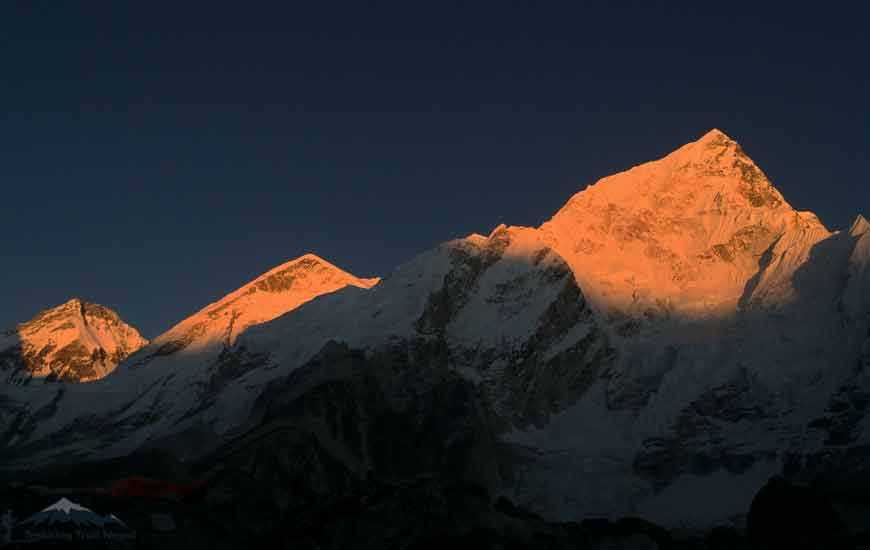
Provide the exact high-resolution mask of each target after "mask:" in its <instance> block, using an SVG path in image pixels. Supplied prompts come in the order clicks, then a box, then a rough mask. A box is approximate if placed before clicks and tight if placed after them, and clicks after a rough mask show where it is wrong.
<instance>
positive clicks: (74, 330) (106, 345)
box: [0, 298, 148, 383]
mask: <svg viewBox="0 0 870 550" xmlns="http://www.w3.org/2000/svg"><path fill="white" fill-rule="evenodd" d="M147 343H148V341H147V340H145V339H144V338H142V336H141V335H140V334H139V333H138V332H137V331H136V329H134V328H133V327H131V326H129V325H127V324H126V323H124V321H122V320H121V318H120V317H118V315H117V314H116V313H115V312H114V311H112V310H110V309H108V308H106V307H103V306H101V305H98V304H90V303H88V302H85V301H82V300H80V299H78V298H74V299H72V300H70V301H68V302H66V303H65V304H62V305H60V306H57V307H56V308H53V309H50V310H48V311H44V312H42V313H40V314H39V315H37V316H36V317H34V318H33V319H31V320H30V321H28V322H26V323H22V324H20V325H18V327H17V328H16V329H13V330H9V331H7V332H5V333H3V334H2V335H0V369H2V372H3V373H4V375H5V378H6V380H7V382H11V383H22V382H27V381H29V380H30V379H33V378H42V379H45V380H59V381H63V382H86V381H90V380H96V379H98V378H102V377H103V376H105V375H106V374H108V373H110V372H111V371H112V370H114V369H115V367H116V366H117V365H118V364H119V363H120V362H121V361H123V360H124V359H125V358H126V357H127V356H129V355H130V354H131V353H133V352H135V351H137V350H138V349H140V348H141V347H143V346H144V345H146V344H147Z"/></svg>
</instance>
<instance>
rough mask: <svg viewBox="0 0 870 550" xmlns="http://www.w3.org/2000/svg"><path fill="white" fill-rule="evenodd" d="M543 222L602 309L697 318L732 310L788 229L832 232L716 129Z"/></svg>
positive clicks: (609, 181) (601, 184) (601, 185)
mask: <svg viewBox="0 0 870 550" xmlns="http://www.w3.org/2000/svg"><path fill="white" fill-rule="evenodd" d="M806 228H808V229H806ZM541 229H542V230H543V232H544V233H545V234H546V235H547V242H548V243H550V244H551V245H552V246H553V248H555V249H556V250H557V251H558V252H559V253H560V254H561V255H562V256H563V257H564V258H565V259H566V260H567V261H568V263H569V264H570V265H571V268H572V269H573V270H574V273H575V274H576V276H577V279H578V281H579V282H580V284H581V286H582V287H583V289H584V291H585V292H586V294H587V296H588V297H589V298H590V300H591V301H592V302H593V303H594V304H595V305H596V307H598V308H599V309H600V310H602V311H605V312H608V313H623V314H629V315H639V314H650V313H652V314H677V315H681V316H685V317H690V318H697V317H709V316H722V315H727V314H730V313H732V312H734V311H735V310H736V309H737V307H738V305H739V302H740V299H741V297H742V296H743V294H744V291H745V288H746V285H747V282H748V281H749V280H750V279H751V278H752V277H753V275H755V274H756V273H757V272H758V270H759V262H760V260H761V258H762V256H763V254H764V253H765V251H767V250H768V248H769V247H770V246H771V245H772V244H773V243H774V242H776V241H777V239H779V238H780V237H781V236H782V235H783V234H784V233H788V232H791V231H795V230H798V229H800V230H802V231H806V232H809V233H810V234H811V237H808V238H809V239H810V240H811V239H816V240H818V239H820V238H824V237H825V236H827V234H828V233H827V230H826V229H825V228H824V227H823V226H822V224H821V223H820V222H819V221H818V220H817V219H816V218H815V217H814V216H812V215H806V214H799V213H798V212H796V211H795V210H794V209H792V207H791V206H790V205H789V204H788V203H787V202H786V201H785V199H784V198H783V197H782V195H781V194H780V193H779V192H778V191H777V190H776V189H775V188H774V187H773V186H772V185H771V183H770V181H769V180H768V179H767V177H766V176H765V175H764V173H763V172H762V171H761V169H760V168H758V166H757V165H756V164H755V163H754V162H753V161H752V159H750V158H749V157H748V156H746V154H745V153H744V152H743V150H742V149H741V147H740V146H739V145H738V144H737V143H736V142H735V141H733V140H732V139H730V138H729V137H728V136H726V135H725V134H723V133H722V132H720V131H718V130H712V131H710V132H709V133H707V134H706V135H704V136H703V137H702V138H701V139H700V140H698V141H696V142H694V143H689V144H688V145H685V146H683V147H681V148H679V149H677V150H676V151H674V152H673V153H671V154H669V155H667V156H666V157H664V158H662V159H660V160H657V161H653V162H648V163H646V164H642V165H640V166H637V167H634V168H632V169H630V170H628V171H626V172H622V173H619V174H616V175H613V176H609V177H606V178H604V179H602V180H600V181H598V182H597V183H595V184H594V185H592V186H590V187H588V188H587V189H585V190H583V191H581V192H579V193H577V194H576V195H574V197H572V198H571V200H570V201H569V202H568V203H567V204H566V205H565V206H564V207H563V208H562V209H561V210H560V211H559V212H558V213H557V214H556V215H555V216H554V217H553V218H552V219H551V220H550V221H548V222H547V223H545V224H544V225H543V226H542V227H541Z"/></svg>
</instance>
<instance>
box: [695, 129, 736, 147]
mask: <svg viewBox="0 0 870 550" xmlns="http://www.w3.org/2000/svg"><path fill="white" fill-rule="evenodd" d="M727 142H734V140H733V139H731V138H730V137H729V136H728V134H726V133H725V132H723V131H722V130H720V129H718V128H713V129H711V130H710V131H709V132H707V133H706V134H704V135H703V136H701V139H699V140H698V143H705V144H711V143H713V144H725V143H727Z"/></svg>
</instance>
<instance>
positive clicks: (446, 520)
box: [0, 454, 870, 550]
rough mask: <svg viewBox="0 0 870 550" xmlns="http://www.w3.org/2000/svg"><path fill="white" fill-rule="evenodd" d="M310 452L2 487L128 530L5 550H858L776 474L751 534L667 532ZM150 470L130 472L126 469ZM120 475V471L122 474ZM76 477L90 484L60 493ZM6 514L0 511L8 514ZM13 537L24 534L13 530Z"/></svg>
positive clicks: (30, 507)
mask: <svg viewBox="0 0 870 550" xmlns="http://www.w3.org/2000/svg"><path fill="white" fill-rule="evenodd" d="M318 460H319V459H318V458H317V457H314V456H312V455H311V454H309V455H307V456H306V455H300V456H299V460H298V461H297V462H296V463H295V464H280V461H271V463H270V462H268V461H267V462H262V461H260V460H258V459H257V458H255V457H251V456H247V457H244V459H242V460H237V461H230V462H227V463H224V464H222V465H220V467H218V468H215V467H214V465H212V466H211V469H210V471H208V472H199V474H200V475H201V477H198V478H197V477H194V476H191V471H190V470H186V469H185V468H184V467H183V466H181V464H180V463H178V462H176V461H174V460H173V459H172V458H170V457H168V456H161V455H156V454H143V455H134V456H131V457H127V458H125V459H123V460H116V461H111V462H106V463H102V464H87V465H83V466H80V467H73V468H70V469H67V470H66V471H65V472H60V471H57V472H55V473H54V474H51V475H47V476H46V477H44V478H43V479H42V480H32V483H28V484H21V483H6V484H4V485H3V486H2V487H0V508H2V509H3V510H10V511H11V513H12V516H13V517H14V518H16V519H18V520H19V521H20V520H21V519H23V518H25V517H28V516H30V515H31V514H34V513H35V512H37V511H39V510H41V509H43V508H45V507H46V506H47V505H49V504H51V503H52V502H55V501H57V500H58V499H59V498H61V497H63V498H68V499H70V500H71V501H74V502H75V503H77V504H80V505H82V506H85V507H87V508H89V509H91V510H93V511H94V512H96V513H97V514H100V515H105V516H109V515H110V514H111V515H114V516H115V517H117V518H119V519H120V520H121V521H122V522H123V525H124V527H125V528H126V529H129V530H130V531H132V532H133V533H134V534H135V537H134V538H130V539H128V540H120V541H119V540H113V541H110V542H105V541H100V542H95V541H93V540H91V541H85V542H75V541H72V542H70V541H64V542H61V543H58V542H39V543H18V542H12V543H9V545H8V546H5V547H4V548H22V549H26V548H30V549H32V548H40V547H46V548H61V547H62V548H75V547H80V548H102V547H111V548H130V549H134V548H161V549H174V548H184V549H186V550H193V549H196V548H209V549H212V550H216V549H224V548H227V549H229V548H270V549H284V548H286V549H291V548H292V549H311V550H314V549H336V550H337V549H348V548H361V549H373V550H374V549H378V550H380V549H390V548H395V549H408V550H422V549H433V550H435V549H439V550H441V549H451V550H456V549H464V548H469V549H474V550H485V549H541V550H543V549H548V550H561V549H566V550H567V549H581V548H582V549H602V550H603V549H610V550H617V549H625V550H629V549H639V550H656V549H686V550H688V549H698V550H700V549H747V550H748V549H795V548H825V549H861V548H870V530H868V531H866V532H864V533H852V532H849V530H848V529H847V528H846V527H845V525H844V523H843V522H842V521H841V520H840V518H839V516H838V514H839V513H838V511H837V510H836V509H835V508H834V506H833V505H832V504H831V502H830V501H829V500H828V499H827V498H825V497H823V496H821V495H820V494H818V493H816V492H814V491H812V490H810V489H808V488H804V487H800V486H797V485H794V484H791V483H789V482H787V481H785V480H784V479H782V478H774V479H772V480H770V481H769V482H768V483H767V484H766V485H765V486H764V487H763V488H762V489H761V490H760V491H759V493H758V494H757V495H756V498H755V499H754V501H753V503H752V507H751V509H750V510H749V511H748V516H747V523H748V529H747V530H746V531H745V532H743V531H740V530H737V529H734V528H732V527H724V526H722V527H715V528H713V529H711V530H710V531H708V532H706V533H697V532H696V533H687V532H679V531H668V530H666V529H664V528H662V527H659V526H656V525H654V524H652V523H650V522H648V521H645V520H643V519H640V518H632V517H628V518H623V519H620V520H618V521H610V520H608V519H603V518H578V519H577V521H572V522H548V521H545V520H544V519H543V518H541V517H540V516H538V515H536V514H534V513H531V512H529V511H527V510H524V509H523V508H521V507H519V506H517V505H516V504H514V503H512V502H511V501H510V500H509V499H507V498H505V497H494V496H493V495H490V494H489V493H488V491H487V490H486V489H485V488H484V487H482V486H479V485H474V484H469V483H462V482H456V481H450V480H446V479H444V478H442V477H437V476H419V477H417V478H414V479H402V480H398V479H392V480H387V479H374V478H370V479H365V480H355V479H353V478H352V477H351V476H342V475H341V472H340V471H338V470H335V471H328V470H329V467H328V465H327V464H325V463H321V464H320V466H321V467H320V468H314V470H313V474H312V475H310V476H307V475H305V471H306V470H309V469H310V468H312V467H313V466H315V463H316V462H318ZM133 469H135V470H138V471H141V472H147V473H148V474H149V475H150V476H157V475H163V476H164V477H163V478H158V477H147V476H136V475H129V474H131V472H132V470H133ZM118 476H122V477H118ZM71 479H78V480H82V481H84V482H85V484H86V485H87V486H80V487H76V488H70V487H67V488H64V487H61V486H60V484H62V483H63V482H64V481H67V482H69V481H70V480H71ZM8 517H9V516H7V518H8ZM12 533H14V534H16V535H18V536H21V534H20V533H21V531H20V530H16V529H13V530H12Z"/></svg>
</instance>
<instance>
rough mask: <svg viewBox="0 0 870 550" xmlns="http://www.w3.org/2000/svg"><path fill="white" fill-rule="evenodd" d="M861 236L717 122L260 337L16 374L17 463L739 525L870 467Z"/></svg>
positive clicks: (220, 336)
mask: <svg viewBox="0 0 870 550" xmlns="http://www.w3.org/2000/svg"><path fill="white" fill-rule="evenodd" d="M868 234H870V224H868V223H867V222H866V220H864V219H863V218H859V219H858V220H857V221H856V223H855V224H854V225H853V227H852V228H851V230H850V231H847V232H830V231H828V230H827V229H826V228H825V227H824V226H823V225H822V224H821V223H820V222H819V220H818V219H817V218H816V217H815V216H814V215H812V214H810V213H803V212H797V211H795V210H794V209H793V208H792V207H791V206H790V205H789V204H788V203H787V202H786V200H785V199H784V198H783V197H782V195H781V194H780V193H779V192H778V191H777V190H776V189H775V188H774V187H773V185H772V184H771V183H770V181H769V180H768V179H767V177H766V176H765V175H764V173H763V172H762V171H761V170H760V169H759V168H758V167H757V165H756V164H755V163H754V162H753V161H752V160H751V159H750V158H749V157H748V156H747V155H746V154H745V153H744V152H743V151H742V149H741V148H740V147H739V146H738V145H737V144H736V143H735V142H734V141H733V140H731V139H730V138H729V137H727V136H726V135H725V134H723V133H722V132H719V131H716V130H714V131H711V132H709V133H708V134H706V135H705V136H703V137H702V138H701V139H700V140H698V141H696V142H694V143H690V144H688V145H686V146H684V147H681V148H680V149H678V150H676V151H675V152H673V153H672V154H670V155H668V156H666V157H665V158H663V159H660V160H657V161H653V162H649V163H646V164H643V165H641V166H638V167H635V168H633V169H631V170H629V171H627V172H623V173H621V174H617V175H614V176H611V177H608V178H604V179H602V180H601V181H599V182H597V183H596V184H594V185H592V186H589V187H588V188H586V189H584V190H583V191H581V192H579V193H578V194H576V195H575V196H574V197H573V198H572V199H571V200H570V201H569V202H568V203H567V204H566V205H565V207H563V208H562V209H561V210H560V211H559V212H558V213H557V214H556V215H555V216H554V217H553V218H552V219H551V220H550V221H548V222H546V223H544V224H543V225H542V226H541V227H540V228H527V227H508V226H499V227H497V228H495V229H494V230H493V231H492V232H491V233H490V234H489V235H488V236H483V235H477V234H474V235H470V236H468V237H466V238H462V239H456V240H453V241H449V242H446V243H444V244H442V245H440V246H439V247H437V248H435V249H433V250H430V251H427V252H424V253H423V254H421V255H419V256H417V257H416V258H413V259H412V260H411V261H409V262H407V263H405V264H403V265H401V266H399V267H398V268H397V269H396V270H395V271H394V272H393V273H392V274H390V275H389V276H388V277H385V278H384V279H383V280H382V281H381V282H380V283H379V284H377V285H376V286H373V287H371V288H365V287H367V286H371V285H368V284H353V283H346V284H348V286H345V287H344V288H342V289H341V290H338V291H336V292H331V293H328V294H324V295H321V296H319V297H317V298H315V299H313V300H310V301H308V302H306V303H304V304H302V305H301V306H299V307H297V308H296V309H294V310H293V311H292V312H290V313H287V314H285V315H281V316H280V317H279V316H277V314H276V315H272V317H274V318H271V317H270V318H271V320H267V319H265V317H264V318H263V321H266V322H260V324H256V325H255V322H251V323H246V322H244V321H243V322H242V324H238V323H239V321H238V319H237V318H236V317H234V314H233V313H231V312H232V309H233V307H235V306H226V307H224V306H223V301H222V302H219V303H218V304H215V305H214V306H210V307H209V308H206V309H205V310H203V312H201V313H200V314H197V316H194V318H197V319H199V320H200V321H201V322H205V320H207V319H208V320H214V325H213V326H211V325H208V324H206V327H207V328H201V329H194V328H192V327H195V326H201V325H198V323H199V322H200V321H197V322H191V323H189V324H186V323H188V322H187V321H185V322H182V323H181V324H179V325H178V326H177V327H176V328H175V329H172V330H171V331H170V332H169V333H167V335H168V334H174V336H171V337H170V336H166V338H163V337H161V338H162V339H161V338H158V339H157V340H155V343H153V344H152V345H150V346H148V348H146V349H145V350H142V351H141V352H140V353H138V354H136V355H135V356H134V357H132V358H130V359H129V360H128V361H127V362H126V363H125V364H124V365H123V366H122V368H119V369H117V370H116V371H115V373H113V375H112V376H108V377H106V378H104V379H102V380H99V381H97V382H95V383H92V384H87V385H79V386H70V387H67V388H65V389H64V390H63V391H59V390H54V391H53V390H51V389H44V388H31V387H21V388H18V387H16V388H9V389H8V390H7V391H6V392H5V393H6V395H5V396H4V399H0V420H2V421H3V422H2V423H0V426H2V425H4V424H5V425H7V426H10V428H8V429H7V430H5V431H4V432H2V433H3V434H4V437H3V439H2V441H5V442H6V443H5V444H4V445H3V446H2V447H0V459H2V460H0V465H2V466H3V469H5V470H16V469H19V470H20V469H25V468H32V467H33V466H34V465H36V464H53V463H55V462H57V461H58V460H62V461H77V460H93V459H96V458H103V457H110V456H120V455H125V454H127V453H130V452H133V451H136V450H142V449H163V450H170V451H172V452H173V453H174V454H175V455H176V456H179V457H181V458H182V459H184V460H187V461H198V460H200V459H206V460H207V461H208V462H209V463H220V462H221V461H224V462H225V461H228V460H233V461H242V462H244V461H250V462H251V463H257V464H259V463H260V462H258V461H260V460H263V459H262V453H263V452H266V448H264V447H263V446H264V445H267V446H268V451H269V452H271V453H276V452H278V453H280V452H282V451H280V449H282V448H285V449H290V448H292V449H293V452H292V454H293V456H305V457H307V458H306V459H305V460H312V461H314V462H315V463H316V464H315V466H313V467H316V468H317V472H319V473H318V475H319V476H321V477H320V478H318V480H319V481H318V483H320V482H324V483H325V481H323V477H322V476H325V475H326V474H325V473H324V472H336V471H342V472H345V474H342V475H348V476H357V477H360V478H364V477H366V476H368V475H372V474H375V475H385V476H394V477H395V476H403V475H404V476H408V475H414V474H419V473H431V472H436V473H439V474H441V475H450V476H458V477H460V478H463V479H465V480H472V481H476V482H482V483H485V484H486V485H487V486H488V487H489V488H490V489H491V490H493V491H496V492H497V493H500V494H504V495H507V496H509V497H510V498H511V499H512V500H514V501H516V502H519V503H520V504H522V505H523V506H526V507H529V508H531V509H534V510H535V511H537V512H539V513H541V514H543V515H545V516H547V517H557V518H562V519H570V518H577V517H584V516H589V515H605V516H622V515H629V514H632V515H641V516H644V517H648V518H650V519H653V520H656V521H658V522H660V523H663V524H666V525H682V526H687V525H707V526H709V525H712V524H716V523H721V522H727V521H732V520H734V521H738V522H739V517H738V516H739V515H740V514H742V513H745V511H746V510H747V509H748V505H749V500H750V499H751V497H752V495H753V494H754V493H755V492H756V491H757V490H758V488H759V487H760V486H761V485H762V484H763V482H764V481H765V480H766V479H767V478H768V477H769V476H770V475H772V474H774V473H788V474H789V475H791V476H804V477H805V478H807V479H809V480H811V481H814V482H819V483H826V484H828V485H831V486H833V485H836V484H838V483H839V484H840V485H838V486H842V487H844V490H847V489H849V488H850V487H851V488H854V487H856V486H857V484H856V482H855V480H860V479H870V463H868V459H867V457H868V456H870V452H868V450H870V416H868V415H867V412H868V408H870V399H868V398H867V396H868V395H870V386H868V384H870V375H868V372H870V370H868V369H870V359H868V358H870V351H868V350H870V330H868V329H870V302H868V299H867V296H868V295H870V286H868V285H870V270H868V262H870V240H868V239H870V236H868ZM252 284H253V283H252ZM266 286H270V285H266ZM244 288H248V287H244ZM244 288H243V289H242V290H244ZM242 290H240V291H238V292H237V293H233V294H232V295H231V296H236V298H234V300H238V299H241V297H243V296H248V292H249V291H247V290H245V291H244V292H243V291H242ZM252 295H253V298H252V299H256V298H257V293H253V294H252ZM234 300H229V301H228V302H227V303H228V304H229V303H237V302H235V301H234ZM222 308H223V309H222ZM209 312H211V313H209ZM239 318H241V317H239ZM233 319H236V320H235V321H233ZM242 325H244V326H247V329H246V330H244V331H242V330H241V329H239V328H237V327H240V326H242ZM201 334H202V335H206V334H207V335H208V336H198V335H201ZM191 335H192V336H191ZM197 338H201V342H203V344H202V345H200V344H199V343H197V342H199V341H200V340H197ZM179 342H180V343H181V344H178V343H179ZM182 344H183V345H182ZM163 346H169V347H168V348H165V347H163ZM161 349H163V351H164V352H163V353H156V352H158V351H159V350H161ZM167 350H168V351H167ZM178 350H185V351H184V352H181V351H178ZM144 364H147V366H142V365H144ZM140 366H141V367H142V368H139V367H140ZM13 390H14V391H13ZM276 434H278V435H276ZM264 441H267V442H268V443H264ZM282 446H283V447H282ZM287 452H289V451H287ZM59 456H60V457H62V458H60V459H59V458H58V457H59ZM270 456H271V455H270ZM281 456H283V455H281ZM222 457H223V458H222ZM311 457H319V458H311ZM324 457H328V459H327V458H324ZM300 460H301V459H300ZM288 461H289V462H287V461H285V462H286V463H287V464H291V463H294V462H293V461H292V460H290V459H288ZM264 464H265V463H264ZM268 464H269V466H268V467H270V468H274V467H276V466H275V464H274V463H272V462H269V463H268ZM281 464H284V463H283V462H281ZM306 464H307V462H306ZM288 467H289V466H288ZM336 475H337V474H336ZM868 485H870V483H868ZM710 494H714V495H715V496H716V498H708V497H707V495H710ZM702 495H703V497H702ZM701 504H703V505H701Z"/></svg>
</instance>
